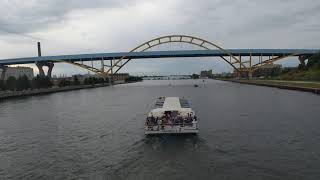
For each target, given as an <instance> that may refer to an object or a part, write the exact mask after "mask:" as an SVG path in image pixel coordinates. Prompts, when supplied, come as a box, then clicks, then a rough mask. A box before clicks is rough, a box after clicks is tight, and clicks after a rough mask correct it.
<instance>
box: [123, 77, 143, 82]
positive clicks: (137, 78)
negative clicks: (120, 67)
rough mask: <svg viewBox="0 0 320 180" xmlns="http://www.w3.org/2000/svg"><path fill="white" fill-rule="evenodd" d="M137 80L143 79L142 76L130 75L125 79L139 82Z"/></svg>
mask: <svg viewBox="0 0 320 180" xmlns="http://www.w3.org/2000/svg"><path fill="white" fill-rule="evenodd" d="M137 81H142V77H138V76H129V77H127V78H126V79H125V82H137Z"/></svg>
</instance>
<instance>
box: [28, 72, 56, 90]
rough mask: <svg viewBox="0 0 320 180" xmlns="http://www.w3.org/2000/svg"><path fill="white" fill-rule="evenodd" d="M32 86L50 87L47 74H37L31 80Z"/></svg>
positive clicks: (37, 87) (36, 87)
mask: <svg viewBox="0 0 320 180" xmlns="http://www.w3.org/2000/svg"><path fill="white" fill-rule="evenodd" d="M32 87H33V88H35V89H39V88H49V87H52V82H51V81H50V79H49V77H47V76H44V77H43V76H39V75H37V76H36V77H35V78H33V80H32Z"/></svg>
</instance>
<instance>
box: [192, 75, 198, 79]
mask: <svg viewBox="0 0 320 180" xmlns="http://www.w3.org/2000/svg"><path fill="white" fill-rule="evenodd" d="M191 77H192V79H199V75H198V74H192V76H191Z"/></svg>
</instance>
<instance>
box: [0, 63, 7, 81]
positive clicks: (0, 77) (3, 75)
mask: <svg viewBox="0 0 320 180" xmlns="http://www.w3.org/2000/svg"><path fill="white" fill-rule="evenodd" d="M0 69H1V70H2V71H1V76H0V80H1V81H4V78H5V76H6V72H7V69H8V66H0Z"/></svg>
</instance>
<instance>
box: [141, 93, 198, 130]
mask: <svg viewBox="0 0 320 180" xmlns="http://www.w3.org/2000/svg"><path fill="white" fill-rule="evenodd" d="M197 123H198V120H197V116H196V115H195V112H194V111H193V110H192V109H191V108H190V104H189V102H188V100H186V99H185V98H179V97H159V98H158V99H157V100H156V103H155V108H154V109H152V110H151V111H150V113H149V114H148V116H147V118H146V122H145V134H146V135H152V134H197V133H198V131H199V130H198V124H197Z"/></svg>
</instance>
